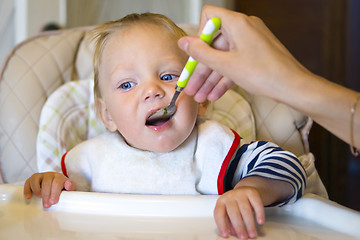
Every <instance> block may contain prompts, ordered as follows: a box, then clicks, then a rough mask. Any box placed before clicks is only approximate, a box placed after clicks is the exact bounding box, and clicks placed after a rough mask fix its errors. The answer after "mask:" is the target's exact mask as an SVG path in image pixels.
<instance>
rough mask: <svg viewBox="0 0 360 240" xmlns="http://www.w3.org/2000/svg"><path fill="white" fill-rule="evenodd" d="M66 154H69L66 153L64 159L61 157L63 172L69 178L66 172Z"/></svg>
mask: <svg viewBox="0 0 360 240" xmlns="http://www.w3.org/2000/svg"><path fill="white" fill-rule="evenodd" d="M66 154H68V152H66V153H65V154H64V155H63V156H62V157H61V171H62V172H63V174H64V175H65V176H66V177H67V178H68V177H69V176H68V175H67V170H66V166H65V157H66Z"/></svg>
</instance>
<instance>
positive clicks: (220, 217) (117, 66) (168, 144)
mask: <svg viewBox="0 0 360 240" xmlns="http://www.w3.org/2000/svg"><path fill="white" fill-rule="evenodd" d="M183 36H185V33H184V32H183V30H182V29H180V28H179V27H177V26H176V25H175V24H174V23H173V22H172V21H171V20H170V19H168V18H167V17H165V16H163V15H159V14H151V13H145V14H131V15H128V16H126V17H124V18H122V19H120V20H118V21H114V22H108V23H105V24H103V25H101V26H99V27H97V28H96V29H94V30H93V38H94V40H95V55H94V71H95V72H94V73H95V77H94V78H95V84H94V92H95V103H96V107H97V111H98V115H99V116H100V118H101V120H102V121H103V123H104V124H105V126H106V128H107V129H108V132H106V133H104V134H102V135H100V136H98V137H95V138H93V139H89V140H87V141H85V142H83V143H81V144H79V145H78V146H76V147H75V148H73V149H71V150H70V151H69V152H67V154H65V155H64V156H63V158H62V161H61V166H62V171H63V173H55V172H45V173H36V174H34V175H33V176H31V177H30V178H29V179H28V180H27V181H26V182H25V186H24V195H25V198H27V199H29V198H31V197H32V194H35V195H36V196H38V197H41V198H42V199H43V206H44V207H45V208H48V207H50V206H51V205H53V204H56V203H57V202H58V200H59V196H60V193H61V191H62V190H63V189H65V190H79V191H96V192H111V193H139V194H188V195H189V194H191V195H195V194H219V195H221V196H220V197H219V199H218V201H217V203H216V207H215V210H214V218H215V221H216V224H217V226H218V229H219V233H220V235H221V236H222V237H228V234H229V232H230V233H231V234H233V235H235V236H237V237H238V238H248V237H250V238H255V237H256V236H257V232H256V224H255V219H254V215H253V212H255V216H256V217H255V218H256V222H257V223H258V224H263V223H264V221H265V216H264V215H265V214H264V206H270V205H271V206H275V205H277V206H281V205H284V204H287V203H292V202H295V201H296V200H297V199H298V198H300V197H301V196H302V194H303V193H304V190H305V185H306V172H305V170H304V168H303V166H302V165H301V163H300V161H299V160H298V159H297V158H296V157H295V156H294V155H293V154H291V153H289V152H287V151H284V150H282V149H281V148H279V147H278V146H276V145H275V144H272V143H268V142H263V141H259V142H252V143H250V144H241V138H240V136H239V135H238V134H237V133H236V132H234V131H231V130H230V129H228V128H226V127H224V126H222V125H220V124H218V123H216V122H214V121H210V120H206V119H202V118H200V117H198V111H199V106H198V104H197V103H196V102H195V101H194V100H193V98H191V97H189V96H187V95H186V94H185V93H182V94H180V96H179V99H178V100H177V102H176V107H177V112H176V113H175V115H174V116H172V117H171V118H168V119H163V120H161V121H157V122H152V123H149V122H148V121H147V119H148V118H149V116H150V115H151V114H152V113H154V112H155V111H157V110H158V109H160V108H163V107H165V106H167V105H168V104H169V102H170V100H171V98H172V96H173V94H174V90H175V85H176V81H177V79H178V77H179V75H180V73H181V71H182V68H183V67H184V64H185V62H186V59H187V56H186V55H185V54H184V52H182V51H181V50H180V49H179V48H178V46H177V41H178V39H180V38H181V37H183Z"/></svg>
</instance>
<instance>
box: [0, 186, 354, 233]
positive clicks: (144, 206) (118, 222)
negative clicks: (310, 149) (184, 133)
mask: <svg viewBox="0 0 360 240" xmlns="http://www.w3.org/2000/svg"><path fill="white" fill-rule="evenodd" d="M22 191H23V188H22V187H20V186H13V185H0V239H14V240H15V239H22V240H24V239H67V240H68V239H86V240H92V239H132V240H133V239H185V240H187V239H199V240H201V239H204V240H205V239H206V240H211V239H221V238H220V237H218V236H217V233H216V225H215V222H214V220H213V216H212V214H213V208H214V206H215V203H216V200H217V196H158V195H157V196H153V195H151V196H150V195H128V194H104V193H84V192H63V193H62V195H61V198H60V202H59V204H57V205H55V206H53V207H51V208H50V209H48V210H44V209H43V208H42V205H41V200H40V199H36V198H35V199H32V200H30V201H25V200H24V198H23V194H22ZM259 232H260V237H258V239H277V240H282V239H284V240H285V239H286V240H289V239H306V240H309V239H327V240H328V239H330V240H331V239H334V240H335V239H342V240H347V239H349V240H350V239H360V213H359V212H356V211H353V210H350V209H348V208H344V207H342V206H340V205H338V204H336V203H333V202H331V201H328V200H324V199H320V198H317V197H316V196H313V195H311V196H306V197H304V198H302V199H300V200H299V201H297V202H296V203H295V204H292V205H289V206H286V207H282V208H267V209H266V223H265V224H264V225H263V226H261V227H259ZM230 239H234V238H230Z"/></svg>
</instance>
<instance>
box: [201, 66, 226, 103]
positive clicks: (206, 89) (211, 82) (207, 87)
mask: <svg viewBox="0 0 360 240" xmlns="http://www.w3.org/2000/svg"><path fill="white" fill-rule="evenodd" d="M221 78H222V76H221V75H220V74H218V73H217V72H211V73H210V75H209V76H208V78H207V79H206V81H205V82H204V83H203V84H202V85H201V87H200V88H199V90H198V91H197V93H196V94H195V96H194V99H195V101H197V102H204V101H206V99H207V98H208V95H209V93H210V92H211V91H212V90H213V89H214V88H215V87H216V85H217V84H218V82H219V81H220V80H221Z"/></svg>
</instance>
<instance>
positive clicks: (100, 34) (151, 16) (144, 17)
mask: <svg viewBox="0 0 360 240" xmlns="http://www.w3.org/2000/svg"><path fill="white" fill-rule="evenodd" d="M135 24H154V25H157V26H161V27H164V29H166V30H168V32H169V33H170V34H172V35H173V36H174V37H175V39H180V38H181V37H183V36H186V35H187V34H186V33H185V32H184V30H182V29H181V28H179V27H178V26H177V25H176V24H175V23H174V22H173V21H171V20H170V19H169V18H168V17H166V16H164V15H162V14H156V13H142V14H138V13H133V14H129V15H127V16H125V17H123V18H121V19H119V20H116V21H110V22H106V23H104V24H102V25H99V26H98V27H96V28H95V29H94V30H92V31H91V33H90V34H91V38H92V40H93V41H94V43H95V52H94V59H93V65H94V95H95V99H96V98H100V97H101V92H100V88H99V68H100V64H101V56H102V52H103V50H104V47H105V45H106V43H107V41H108V40H109V38H110V37H111V36H112V35H113V34H114V33H116V32H119V31H121V30H123V29H125V28H127V27H130V26H134V25H135Z"/></svg>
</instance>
